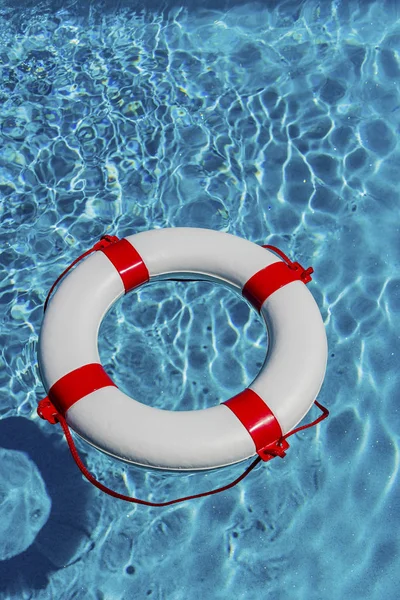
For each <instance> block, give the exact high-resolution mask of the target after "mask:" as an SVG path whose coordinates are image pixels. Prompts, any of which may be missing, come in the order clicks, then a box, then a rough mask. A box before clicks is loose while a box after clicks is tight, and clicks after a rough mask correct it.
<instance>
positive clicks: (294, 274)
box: [242, 262, 312, 311]
mask: <svg viewBox="0 0 400 600" xmlns="http://www.w3.org/2000/svg"><path fill="white" fill-rule="evenodd" d="M311 272H312V268H311V267H310V268H309V269H303V267H302V266H301V265H299V264H298V263H291V264H290V265H288V264H286V263H284V262H276V263H273V264H272V265H269V266H268V267H265V268H264V269H261V271H258V272H257V273H255V274H254V275H253V276H252V277H250V279H249V280H248V281H247V282H246V283H245V285H244V286H243V290H242V294H243V296H244V297H245V298H246V299H247V300H248V301H249V302H250V304H252V305H253V306H254V307H255V308H256V309H257V310H258V311H260V310H261V307H262V305H263V304H264V302H265V300H266V299H267V298H269V296H271V295H272V294H273V293H274V292H276V291H277V290H279V289H280V288H281V287H283V286H285V285H287V284H288V283H291V282H292V281H302V282H303V283H308V282H309V281H311V275H310V273H311Z"/></svg>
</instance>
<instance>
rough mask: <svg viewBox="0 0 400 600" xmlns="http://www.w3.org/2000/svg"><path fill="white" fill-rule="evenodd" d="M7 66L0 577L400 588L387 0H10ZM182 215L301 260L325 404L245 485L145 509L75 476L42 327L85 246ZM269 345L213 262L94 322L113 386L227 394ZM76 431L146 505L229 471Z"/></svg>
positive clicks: (278, 588) (393, 37) (243, 594)
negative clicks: (54, 416) (134, 452)
mask: <svg viewBox="0 0 400 600" xmlns="http://www.w3.org/2000/svg"><path fill="white" fill-rule="evenodd" d="M0 70H1V78H0V136H1V144H0V238H1V246H0V305H1V318H0V339H1V354H0V458H1V462H0V465H1V467H0V518H1V523H2V525H1V526H0V598H1V599H3V598H4V599H9V598H10V599H13V600H14V599H15V600H24V599H28V598H29V599H32V600H33V599H35V600H36V599H40V600H47V599H49V598H57V599H59V598H62V599H63V600H72V599H85V600H86V599H88V600H117V599H118V600H119V599H123V600H125V599H131V598H134V599H135V600H136V599H138V600H142V599H145V598H153V599H157V600H159V599H163V600H164V599H166V600H169V599H171V600H181V599H182V600H192V599H194V598H197V597H199V596H201V597H203V598H206V599H207V600H208V599H212V600H213V599H221V600H222V599H226V598H232V597H235V598H238V599H240V600H260V599H261V598H262V599H264V598H268V599H271V600H280V599H282V600H283V599H284V598H292V599H293V600H305V599H310V600H342V599H344V598H352V599H355V600H357V599H364V598H368V599H369V600H381V599H382V598H388V599H395V598H397V596H398V591H397V590H398V572H399V559H398V556H399V540H398V535H397V530H398V525H399V512H400V503H399V489H398V467H399V444H398V438H399V429H400V413H399V408H398V406H399V399H400V398H399V391H398V385H399V377H398V358H399V333H398V332H399V311H400V279H399V275H398V266H399V259H400V245H399V217H398V212H399V208H398V207H399V192H400V186H399V178H398V173H399V169H400V148H399V142H398V139H399V132H400V90H399V81H400V78H399V76H400V8H399V6H398V3H396V2H394V1H393V2H390V1H386V2H384V1H381V2H380V1H375V2H372V1H368V2H361V1H360V0H359V1H355V0H351V1H349V2H344V1H336V2H333V1H327V2H317V1H316V0H312V1H305V2H299V1H295V0H293V1H290V0H288V1H286V2H283V1H279V0H274V1H272V2H264V3H247V2H244V1H240V0H237V1H227V2H221V3H219V2H213V3H212V2H202V3H200V2H191V3H190V2H179V0H175V1H171V2H167V3H164V4H162V3H161V2H160V3H159V2H156V1H155V0H154V1H151V2H150V1H149V2H146V6H145V7H143V6H142V5H139V4H136V3H131V2H111V1H110V2H108V1H107V2H106V1H104V0H103V1H102V2H94V1H93V2H83V3H75V2H74V1H72V0H71V1H64V2H63V1H62V0H57V1H56V2H46V1H45V2H39V3H32V2H30V1H27V2H23V3H22V4H18V6H17V5H15V3H12V2H9V1H7V0H2V1H0ZM175 226H198V227H207V228H214V229H218V230H222V231H228V232H230V233H233V234H236V235H239V236H242V237H245V238H247V239H250V240H252V241H254V242H256V243H269V244H275V245H277V246H279V247H280V248H281V249H282V250H283V251H284V252H286V253H287V254H289V255H290V256H291V257H292V258H295V259H296V260H299V261H300V262H302V263H304V264H305V266H308V265H309V264H312V265H313V267H314V269H315V276H314V281H313V283H311V284H310V290H311V291H312V293H313V295H314V297H315V298H316V300H317V302H318V304H319V307H320V309H321V312H322V315H323V318H324V321H325V324H326V330H327V335H328V341H329V349H330V351H329V362H328V370H327V376H326V379H325V383H324V386H323V388H322V391H321V394H320V396H319V399H320V401H321V402H322V403H323V404H326V405H327V406H328V407H329V409H330V411H331V416H330V418H329V420H328V421H326V422H324V423H323V424H322V425H320V426H319V427H318V428H317V429H315V430H308V431H306V432H302V433H300V434H297V435H296V436H295V437H294V438H292V440H293V441H292V443H291V448H290V450H289V451H288V454H287V457H286V458H285V459H284V460H280V459H276V460H274V461H272V462H271V463H268V464H267V465H263V466H260V467H258V468H257V469H256V470H255V471H254V472H253V473H252V474H251V475H250V476H249V477H248V478H247V479H246V480H245V481H244V482H242V483H241V484H240V485H239V486H237V487H236V488H234V489H233V490H230V491H228V492H226V493H224V494H221V495H217V496H215V497H212V498H204V499H201V500H197V501H194V502H191V503H187V504H183V505H176V506H173V507H169V508H165V509H156V508H146V507H135V506H131V505H128V504H125V503H123V502H120V501H117V500H113V499H112V498H109V497H107V496H106V495H104V494H102V493H101V492H99V491H97V490H96V489H94V488H93V487H92V486H91V485H90V484H89V483H87V482H86V481H85V480H83V479H82V477H81V475H80V473H79V471H78V469H77V468H76V466H75V465H74V463H73V461H72V459H71V458H70V457H69V454H68V451H67V449H66V444H65V441H64V440H63V438H62V435H61V433H60V430H59V428H58V427H51V426H50V425H48V424H47V423H45V422H43V421H41V420H40V419H39V418H38V417H37V415H36V406H37V402H38V400H39V399H40V398H41V397H43V395H44V390H43V387H42V385H41V382H40V379H39V374H38V368H37V358H36V346H37V339H38V334H39V331H40V324H41V320H42V310H43V303H44V300H45V297H46V294H47V291H48V289H49V288H50V286H51V284H52V282H53V281H54V279H55V278H56V277H57V275H58V274H59V273H60V272H61V271H62V270H63V269H64V268H65V267H66V266H67V265H68V264H69V263H70V262H71V261H72V260H73V259H74V258H76V257H77V256H78V255H79V254H81V253H82V252H83V251H85V250H86V249H87V248H89V247H90V246H91V245H92V244H93V243H94V242H95V241H97V239H98V238H99V237H100V236H101V235H102V234H104V233H111V234H117V235H120V236H124V235H128V234H132V233H135V232H139V231H144V230H147V229H151V228H158V227H175ZM266 347H267V336H266V333H265V331H264V326H263V324H262V323H261V322H260V320H259V319H258V317H257V315H256V314H255V313H254V312H253V311H252V310H250V309H249V308H248V306H247V304H245V303H244V302H243V301H241V300H240V298H237V297H236V296H235V295H234V294H233V292H231V291H229V290H225V289H223V288H220V287H218V286H215V285H211V284H208V283H182V282H180V283H177V282H170V283H157V284H155V285H152V286H148V287H146V288H143V289H142V290H140V291H139V292H137V293H133V294H131V295H129V296H127V297H126V298H124V299H123V300H122V301H120V302H119V303H117V305H116V306H115V307H114V308H113V309H112V310H111V311H110V313H109V314H108V315H107V317H106V319H105V321H104V323H103V325H102V327H101V331H100V354H101V357H102V360H103V361H104V364H105V365H106V368H107V370H108V372H109V373H110V375H111V376H112V377H113V378H114V379H115V381H116V382H117V383H118V384H119V385H121V387H122V388H124V389H126V390H127V391H128V392H129V393H131V394H132V395H134V396H135V397H136V398H137V399H138V400H141V401H142V402H145V403H151V404H152V405H156V406H159V407H165V408H170V409H175V410H182V409H190V408H202V407H204V406H211V405H213V404H216V403H218V402H220V401H221V400H224V399H226V398H228V397H230V396H232V395H233V394H234V393H237V392H238V391H240V390H241V389H242V388H243V387H245V386H247V385H248V384H249V383H250V382H251V381H252V379H253V378H254V377H255V376H256V374H257V372H258V369H259V368H260V366H261V364H262V362H263V360H264V358H265V353H266ZM314 414H315V416H316V413H314V412H313V413H312V415H311V417H312V416H314ZM77 444H78V447H79V450H80V451H81V453H82V455H83V457H84V459H85V461H86V462H87V464H88V465H89V467H90V469H91V470H92V471H93V472H94V473H95V474H96V476H97V477H98V478H100V479H101V480H102V481H105V482H106V483H108V484H109V485H110V486H111V487H114V488H115V489H118V490H119V491H121V492H125V493H131V494H135V495H138V496H139V497H148V498H151V499H153V500H155V501H162V500H167V499H170V498H173V497H177V496H180V495H186V494H190V493H196V492H199V491H202V490H204V489H209V488H212V487H216V486H219V485H221V484H223V483H226V482H228V481H230V480H231V479H234V478H235V477H236V476H237V475H238V474H239V473H240V472H241V471H242V470H243V465H238V466H236V467H233V468H229V469H225V470H222V471H215V472H211V473H207V474H202V475H201V474H187V475H183V476H182V475H171V474H167V473H164V474H163V473H158V472H153V471H146V470H143V469H135V468H131V467H128V466H126V465H124V464H122V463H118V462H116V461H113V460H112V459H110V458H108V457H105V456H103V455H101V454H100V453H98V452H96V451H95V450H93V449H92V448H89V447H88V446H87V445H85V444H84V443H83V442H80V441H77ZM11 507H12V508H11ZM10 532H15V535H14V536H13V535H12V533H11V534H10Z"/></svg>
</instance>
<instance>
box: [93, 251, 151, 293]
mask: <svg viewBox="0 0 400 600" xmlns="http://www.w3.org/2000/svg"><path fill="white" fill-rule="evenodd" d="M100 252H103V253H104V254H105V255H106V256H107V258H108V259H109V260H110V261H111V262H112V264H113V265H114V267H115V268H116V269H117V271H118V273H119V274H120V276H121V279H122V282H123V284H124V287H125V292H129V290H132V289H133V288H135V287H137V286H138V285H141V284H142V283H145V282H146V281H148V280H149V278H150V275H149V271H148V270H147V267H146V265H145V263H144V260H143V259H142V257H141V256H140V254H139V252H138V251H137V250H135V248H134V247H133V246H132V244H130V243H129V242H128V240H126V239H122V240H119V241H118V242H116V243H114V244H110V245H109V246H107V247H105V248H101V250H100Z"/></svg>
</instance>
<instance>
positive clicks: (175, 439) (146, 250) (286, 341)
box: [39, 228, 327, 471]
mask: <svg viewBox="0 0 400 600" xmlns="http://www.w3.org/2000/svg"><path fill="white" fill-rule="evenodd" d="M97 249H98V251H96V252H94V253H92V254H91V256H89V257H88V258H86V260H84V261H82V262H81V263H80V264H79V265H78V266H77V267H76V268H75V269H74V270H73V271H71V272H70V273H69V274H68V275H67V276H66V277H65V279H64V280H63V281H62V283H61V284H60V286H59V288H58V289H57V291H56V293H55V294H54V296H53V297H52V299H51V302H50V303H49V306H48V309H47V311H46V313H45V317H44V320H43V324H42V328H41V332H40V337H39V367H40V372H41V376H42V380H43V383H44V386H45V388H46V391H47V394H48V398H49V400H50V402H51V404H52V405H53V406H54V407H55V408H56V410H57V412H58V413H60V414H63V415H64V416H65V419H66V421H67V423H68V425H69V426H70V427H71V428H72V429H73V430H74V431H75V432H76V433H78V434H79V435H80V436H81V437H82V438H84V439H85V440H86V441H87V442H89V443H90V444H92V445H93V446H94V447H96V448H98V449H99V450H102V451H103V452H105V453H107V454H109V455H111V456H114V457H116V458H119V459H122V460H124V461H128V462H131V463H135V464H139V465H143V466H150V467H154V468H159V469H168V470H179V471H181V470H202V469H211V468H216V467H222V466H226V465H230V464H233V463H236V462H239V461H242V460H244V459H246V458H249V457H250V456H253V455H255V454H256V453H258V454H259V455H260V456H261V457H263V453H265V452H266V451H268V448H271V447H272V446H273V445H274V444H276V442H277V440H279V439H280V438H281V437H282V436H283V435H285V434H287V433H288V432H290V431H291V430H292V429H293V428H294V427H295V426H296V424H297V423H298V422H299V421H300V420H301V419H302V418H303V417H304V416H305V414H306V413H307V412H308V411H309V409H310V408H311V406H312V405H313V403H314V400H315V398H316V396H317V394H318V392H319V390H320V387H321V385H322V382H323V379H324V375H325V370H326V362H327V340H326V334H325V329H324V325H323V322H322V318H321V314H320V311H319V309H318V306H317V304H316V302H315V300H314V298H313V296H312V295H311V293H310V292H309V290H308V289H307V288H306V286H305V285H304V284H305V283H307V282H308V281H309V280H310V271H311V269H308V270H304V269H303V268H302V267H301V266H300V265H299V264H298V263H289V264H288V263H287V262H285V261H283V260H281V258H279V257H278V256H277V255H276V254H275V253H273V252H271V251H269V250H267V249H265V248H263V247H261V246H258V245H256V244H254V243H253V242H249V241H247V240H244V239H242V238H239V237H236V236H233V235H230V234H227V233H222V232H217V231H211V230H206V229H197V228H174V229H157V230H152V231H146V232H142V233H138V234H135V235H131V236H128V237H127V238H125V239H121V240H118V239H117V238H115V239H110V240H109V241H108V242H107V243H104V244H102V245H101V244H100V245H99V246H98V248H97ZM182 275H185V276H190V277H191V278H192V279H204V278H207V279H210V278H211V279H213V280H215V281H217V282H221V283H224V284H227V285H229V286H231V287H233V288H235V289H236V290H237V291H238V292H240V293H242V294H243V296H245V297H246V298H247V300H248V301H249V302H251V304H252V305H253V306H255V307H256V308H257V310H259V311H260V313H261V314H262V316H263V317H264V319H265V322H266V325H267V328H268V332H269V348H268V354H267V358H266V360H265V363H264V365H263V367H262V368H261V371H260V372H259V374H258V376H257V377H256V379H255V380H254V381H253V382H252V384H251V385H250V386H249V388H247V389H246V390H244V391H242V392H241V393H240V394H238V395H237V396H235V397H234V398H231V399H230V400H228V401H226V402H223V403H222V404H220V405H218V406H214V407H211V408H207V409H204V410H195V411H178V412H174V411H168V410H162V409H159V408H153V407H150V406H146V405H144V404H142V403H140V402H137V401H136V400H134V399H133V398H130V397H129V396H127V395H126V394H124V393H123V392H122V391H121V390H120V389H118V388H117V387H116V386H115V384H114V383H113V381H112V380H111V379H110V377H109V376H108V375H107V373H106V372H105V371H104V369H103V367H102V365H101V362H100V357H99V354H98V349H97V335H98V330H99V326H100V323H101V321H102V319H103V317H104V315H105V314H106V312H107V311H108V309H109V308H110V307H111V305H112V304H113V303H114V302H115V301H116V300H117V299H118V298H120V297H121V296H122V295H123V294H125V293H126V292H128V291H129V290H131V289H133V288H136V287H137V286H140V285H142V284H143V283H145V282H147V281H149V280H153V279H155V278H160V277H162V278H164V279H168V278H175V277H176V276H182ZM42 416H43V415H42Z"/></svg>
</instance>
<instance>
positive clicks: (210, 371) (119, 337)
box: [99, 280, 268, 410]
mask: <svg viewBox="0 0 400 600" xmlns="http://www.w3.org/2000/svg"><path fill="white" fill-rule="evenodd" d="M267 343H268V340H267V331H266V327H265V323H264V322H263V320H262V318H261V317H260V316H259V315H258V314H257V312H256V311H255V310H254V309H252V308H251V307H250V306H249V305H248V304H247V303H246V302H245V301H244V299H243V298H241V297H240V296H239V294H237V293H235V292H234V291H233V290H231V289H230V288H227V287H226V286H224V285H222V284H218V283H214V282H209V281H169V280H166V281H157V282H152V283H149V284H147V285H145V286H142V287H140V288H139V289H137V290H133V291H132V292H130V293H129V294H127V295H126V296H124V297H123V298H122V299H120V300H119V301H117V302H116V303H115V304H114V305H113V306H112V308H111V309H110V311H109V312H108V313H107V315H106V316H105V318H104V319H103V322H102V324H101V326H100V331H99V353H100V358H101V362H102V364H103V366H104V368H105V370H106V372H107V373H108V374H109V375H110V377H111V378H112V379H113V381H114V382H115V384H116V385H117V386H118V387H119V388H120V389H121V390H122V391H123V392H125V393H126V394H128V395H129V396H131V397H132V398H134V399H135V400H137V401H139V402H142V403H143V404H147V405H149V406H155V407H157V408H163V409H167V410H194V409H201V408H206V407H209V406H215V405H217V404H219V403H221V402H223V401H225V400H227V399H228V398H230V397H231V396H234V395H235V394H238V393H239V392H240V391H242V390H243V389H245V388H246V387H247V386H248V385H250V383H251V382H252V381H253V379H254V378H255V377H256V376H257V374H258V373H259V371H260V369H261V367H262V365H263V363H264V360H265V357H266V353H267Z"/></svg>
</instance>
